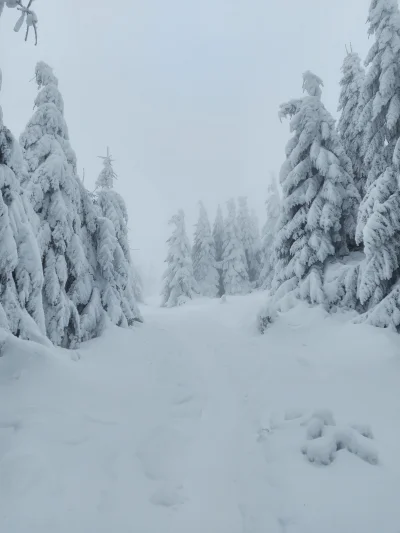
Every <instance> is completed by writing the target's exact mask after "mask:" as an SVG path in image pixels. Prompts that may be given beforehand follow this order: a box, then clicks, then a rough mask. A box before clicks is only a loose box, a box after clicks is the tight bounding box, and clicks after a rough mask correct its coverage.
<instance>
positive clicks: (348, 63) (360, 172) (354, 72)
mask: <svg viewBox="0 0 400 533" xmlns="http://www.w3.org/2000/svg"><path fill="white" fill-rule="evenodd" d="M364 80H365V71H364V69H363V68H362V66H361V59H360V56H359V55H358V54H356V53H355V52H353V51H351V52H350V53H347V55H346V57H345V59H344V61H343V65H342V79H341V80H340V86H341V91H340V97H339V108H338V111H340V113H341V114H340V119H339V122H338V125H337V128H338V132H339V135H340V138H341V141H342V144H343V148H344V150H345V152H346V154H347V155H348V156H349V157H350V159H351V163H352V166H353V174H354V184H355V186H356V187H357V190H358V192H359V194H360V197H361V198H362V197H363V196H364V194H365V189H366V181H367V175H366V171H365V168H364V160H363V155H362V147H363V135H364V133H363V131H361V130H360V128H359V119H360V114H361V111H362V91H363V86H364Z"/></svg>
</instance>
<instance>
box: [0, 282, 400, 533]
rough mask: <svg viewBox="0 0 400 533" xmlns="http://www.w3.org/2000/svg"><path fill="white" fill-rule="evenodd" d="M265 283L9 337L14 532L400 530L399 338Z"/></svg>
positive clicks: (0, 419) (3, 485)
mask: <svg viewBox="0 0 400 533" xmlns="http://www.w3.org/2000/svg"><path fill="white" fill-rule="evenodd" d="M265 298H266V295H265V293H261V292H259V293H253V294H250V295H247V296H227V297H226V298H225V299H226V301H225V304H224V305H220V300H207V299H204V298H199V299H195V300H193V301H191V302H188V303H187V304H186V306H185V307H176V308H172V309H165V308H158V307H153V306H151V305H148V306H143V309H142V311H143V315H144V318H145V323H144V324H140V325H138V326H137V327H136V328H134V329H133V330H129V329H122V328H117V327H114V326H110V328H109V329H107V330H106V332H105V333H104V335H103V336H102V337H101V338H98V339H94V340H91V341H89V342H87V343H85V344H83V345H82V347H81V348H80V349H79V350H78V351H69V352H68V351H65V350H62V349H58V348H47V347H43V346H40V345H36V344H34V343H30V342H27V341H20V340H17V339H15V338H13V337H11V336H8V337H7V338H4V335H5V334H3V336H2V337H1V339H0V346H1V352H0V355H2V357H0V406H1V407H0V530H1V531H4V532H7V533H26V532H28V531H29V532H40V533H64V532H65V533H67V532H68V533H70V532H71V531H74V532H75V533H88V532H96V533H102V532H104V533H105V532H107V533H108V532H110V531H118V533H131V532H132V531H135V532H138V533H156V532H157V533H158V532H163V533H187V532H188V531H190V532H191V533H204V532H209V533H265V532H268V533H321V531H323V532H324V533H338V532H340V533H344V532H361V531H362V532H363V533H376V532H377V531H383V532H385V533H398V524H399V520H400V509H399V506H398V493H399V490H400V456H399V453H398V442H399V437H400V430H399V425H398V413H399V409H400V398H399V394H398V383H399V375H400V360H399V344H398V343H399V341H398V337H397V336H396V335H395V334H393V333H391V332H389V331H387V330H379V329H376V328H372V327H370V326H367V325H365V324H362V325H355V324H352V323H351V322H350V321H349V320H348V318H349V317H348V315H345V314H341V313H337V314H335V315H327V314H326V313H325V312H324V311H323V310H322V309H321V308H318V307H315V308H309V307H308V306H307V305H306V304H304V303H300V304H299V305H298V306H297V307H295V308H293V309H292V310H290V311H289V312H286V313H281V314H280V315H279V317H278V319H277V321H276V322H275V323H274V324H272V325H271V326H270V328H269V329H268V330H267V331H266V333H265V335H263V336H261V335H258V334H257V333H256V327H255V323H254V317H255V315H256V314H257V311H258V309H259V308H260V306H261V305H262V304H263V303H264V301H265Z"/></svg>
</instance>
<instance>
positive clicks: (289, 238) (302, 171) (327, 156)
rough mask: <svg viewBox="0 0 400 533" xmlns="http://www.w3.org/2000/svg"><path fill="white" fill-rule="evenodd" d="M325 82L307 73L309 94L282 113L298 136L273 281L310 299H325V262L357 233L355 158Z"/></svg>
mask: <svg viewBox="0 0 400 533" xmlns="http://www.w3.org/2000/svg"><path fill="white" fill-rule="evenodd" d="M321 85H322V80H321V79H320V78H319V77H318V76H316V75H315V74H313V73H311V72H309V71H308V72H306V73H304V75H303V89H304V90H305V91H306V92H307V93H308V96H305V97H304V98H302V99H300V100H292V101H291V102H289V103H287V104H283V105H282V106H281V108H280V117H286V116H290V117H291V121H290V129H291V131H292V132H293V137H292V139H291V140H290V141H289V143H288V144H287V147H286V158H287V159H286V161H285V163H284V164H283V166H282V169H281V173H280V181H281V185H282V190H283V203H282V212H281V216H280V219H279V222H278V226H277V234H276V239H275V246H274V254H275V257H276V259H277V262H276V269H275V275H274V280H273V284H272V286H273V290H274V291H275V292H276V291H277V290H278V289H280V291H279V292H280V294H285V293H288V292H291V291H296V294H298V296H299V297H300V298H302V299H305V300H308V301H309V302H311V303H322V302H324V300H325V295H324V291H323V272H324V268H325V265H326V263H327V261H329V260H330V259H332V258H333V257H334V256H335V255H336V254H339V253H343V252H345V251H346V248H347V246H346V242H347V241H348V240H350V239H352V238H354V226H355V210H356V206H357V202H358V198H359V197H358V194H357V190H356V188H355V186H354V183H353V177H352V166H351V161H350V159H349V158H348V156H347V155H346V153H345V151H344V149H343V146H342V144H341V142H340V139H339V136H338V134H337V132H336V128H335V122H334V120H333V118H332V117H331V115H330V114H329V113H328V111H327V110H326V109H325V107H324V105H323V104H322V102H321Z"/></svg>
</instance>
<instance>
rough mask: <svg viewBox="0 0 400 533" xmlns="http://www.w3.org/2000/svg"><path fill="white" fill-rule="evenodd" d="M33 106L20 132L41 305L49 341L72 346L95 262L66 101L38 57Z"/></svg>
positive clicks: (77, 338)
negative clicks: (35, 225) (85, 229)
mask: <svg viewBox="0 0 400 533" xmlns="http://www.w3.org/2000/svg"><path fill="white" fill-rule="evenodd" d="M35 77H36V82H37V85H38V88H39V89H40V92H39V93H38V95H37V97H36V100H35V108H36V111H35V113H34V115H33V117H32V118H31V120H30V121H29V122H28V125H27V126H26V129H25V131H24V132H23V134H22V135H21V139H20V142H21V146H22V149H23V154H24V158H25V160H26V162H27V165H28V172H29V180H27V182H26V189H27V192H28V193H29V194H30V197H31V199H32V202H33V207H34V209H35V211H36V212H37V213H38V215H39V218H40V221H41V224H40V227H39V229H38V235H37V237H38V241H39V246H40V250H41V255H42V264H43V272H44V285H43V305H44V313H45V320H46V331H47V335H48V337H49V338H50V340H51V341H52V342H53V343H54V344H57V345H61V346H64V347H73V346H76V345H77V344H78V343H79V342H80V340H81V339H82V338H83V337H85V336H86V335H85V334H84V332H82V330H81V324H80V316H81V315H84V314H86V313H87V311H88V307H87V306H88V305H89V306H90V304H91V299H92V296H93V295H92V293H93V267H92V265H90V263H89V261H88V257H87V254H86V248H85V242H84V240H85V234H84V233H82V220H81V216H80V214H81V211H82V198H81V193H82V188H81V184H80V180H79V179H78V177H77V175H76V158H75V153H74V152H73V150H72V148H71V146H70V144H69V137H68V129H67V126H66V123H65V120H64V116H63V111H64V102H63V98H62V96H61V94H60V92H59V90H58V80H57V78H56V77H55V76H54V73H53V70H52V69H51V68H50V67H49V66H48V65H46V64H45V63H43V62H39V63H38V64H37V66H36V71H35Z"/></svg>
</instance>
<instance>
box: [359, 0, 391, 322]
mask: <svg viewBox="0 0 400 533" xmlns="http://www.w3.org/2000/svg"><path fill="white" fill-rule="evenodd" d="M368 21H369V34H370V35H375V43H374V44H373V46H372V48H371V50H370V52H369V54H368V57H367V60H366V63H367V64H369V65H370V67H369V70H368V73H367V76H366V82H365V90H364V98H365V101H366V105H365V108H364V110H363V112H362V115H361V117H360V128H361V129H363V130H364V131H365V163H366V165H367V166H370V167H371V171H370V173H369V175H368V184H369V187H368V189H367V192H366V196H365V197H364V199H363V201H362V202H361V205H360V210H359V215H358V224H357V233H356V239H357V242H358V243H364V252H365V261H364V262H363V264H362V265H361V267H360V281H359V287H358V298H359V300H360V302H361V304H362V305H363V306H364V308H365V309H367V310H371V308H372V307H374V306H375V305H377V304H379V302H381V301H382V300H383V299H384V298H385V297H386V296H387V295H388V294H389V292H390V290H391V288H392V286H393V285H394V283H395V282H396V281H397V279H398V276H399V272H398V270H399V259H398V258H399V253H400V242H399V239H400V197H399V188H398V175H399V166H400V157H399V156H400V143H399V140H398V139H399V134H400V120H399V118H400V91H399V87H400V13H399V9H398V5H397V1H396V0H385V1H383V0H373V1H372V3H371V6H370V11H369V17H368ZM389 298H390V297H389ZM391 308H392V307H391V305H387V300H385V303H383V302H382V305H380V306H379V309H385V311H384V313H385V314H388V313H389V311H388V310H390V309H391ZM377 314H380V312H379V311H378V310H376V311H374V312H370V313H368V316H367V317H366V319H367V320H368V321H369V322H371V321H372V322H371V323H373V322H376V323H381V322H382V320H381V318H379V319H376V317H377Z"/></svg>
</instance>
